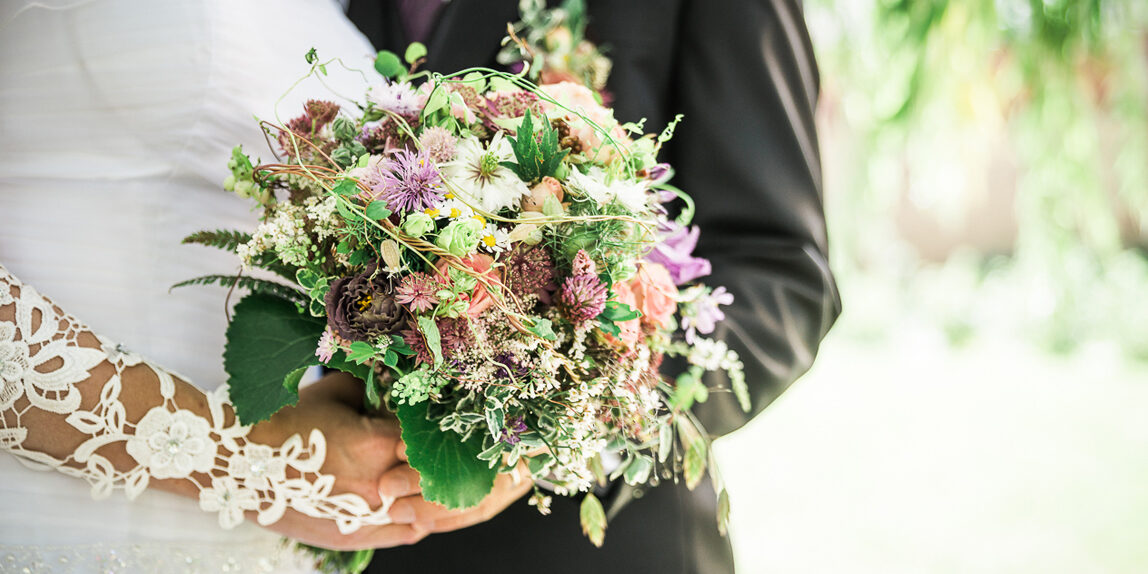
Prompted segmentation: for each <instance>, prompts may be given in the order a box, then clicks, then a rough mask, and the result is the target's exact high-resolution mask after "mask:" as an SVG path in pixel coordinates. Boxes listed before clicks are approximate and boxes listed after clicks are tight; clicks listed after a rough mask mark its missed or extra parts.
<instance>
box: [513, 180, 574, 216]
mask: <svg viewBox="0 0 1148 574" xmlns="http://www.w3.org/2000/svg"><path fill="white" fill-rule="evenodd" d="M551 195H553V196H554V197H556V198H557V199H558V202H559V203H561V202H562V199H563V198H565V197H566V194H565V193H563V192H562V184H561V183H560V182H559V181H558V180H557V179H554V178H553V177H550V176H546V177H544V178H542V181H540V182H538V185H536V186H534V187H532V188H530V195H528V196H526V197H524V198H522V211H534V212H538V213H542V206H543V205H546V199H547V198H548V197H550V196H551Z"/></svg>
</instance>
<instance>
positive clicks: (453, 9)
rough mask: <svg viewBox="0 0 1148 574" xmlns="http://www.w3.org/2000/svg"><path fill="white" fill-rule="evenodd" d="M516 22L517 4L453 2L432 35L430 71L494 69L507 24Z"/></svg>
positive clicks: (491, 0)
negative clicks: (495, 58) (485, 67)
mask: <svg viewBox="0 0 1148 574" xmlns="http://www.w3.org/2000/svg"><path fill="white" fill-rule="evenodd" d="M517 20H518V2H516V1H515V0H453V1H452V2H451V3H450V4H449V5H448V6H447V7H446V8H444V9H443V11H442V14H441V15H440V16H439V22H438V25H437V26H435V28H434V32H433V33H432V34H431V38H430V41H429V42H428V46H427V52H428V54H427V63H426V66H427V68H428V69H431V70H435V71H440V72H454V71H458V70H461V69H463V68H470V67H474V66H493V65H494V63H495V62H494V57H495V55H497V54H498V50H499V43H500V41H501V40H502V37H503V36H505V35H506V24H507V23H508V22H515V21H517Z"/></svg>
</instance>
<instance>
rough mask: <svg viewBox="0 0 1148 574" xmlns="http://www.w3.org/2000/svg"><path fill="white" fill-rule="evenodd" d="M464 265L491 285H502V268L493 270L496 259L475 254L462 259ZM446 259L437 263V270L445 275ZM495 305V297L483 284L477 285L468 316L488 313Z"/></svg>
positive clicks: (473, 292)
mask: <svg viewBox="0 0 1148 574" xmlns="http://www.w3.org/2000/svg"><path fill="white" fill-rule="evenodd" d="M462 264H463V265H466V266H467V267H469V268H471V269H472V270H474V271H476V272H478V274H479V275H481V276H483V277H486V279H487V281H490V282H491V283H497V284H501V283H502V276H501V274H500V270H501V267H500V268H498V269H491V265H492V264H494V258H493V257H491V256H489V255H487V254H485V253H475V254H473V255H470V256H469V257H465V258H463V259H462ZM448 267H449V266H448V265H447V262H446V259H439V260H438V263H435V269H438V270H439V271H440V272H441V273H443V274H444V275H445V274H446V273H447V268H448ZM491 305H494V296H493V295H491V294H490V291H487V289H486V287H485V286H483V284H482V283H479V284H478V285H475V287H474V291H472V292H471V294H470V307H468V308H467V309H466V314H467V315H470V316H471V317H478V316H479V315H481V314H482V312H483V311H486V310H487V309H489V308H490V307H491Z"/></svg>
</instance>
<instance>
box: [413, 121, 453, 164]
mask: <svg viewBox="0 0 1148 574" xmlns="http://www.w3.org/2000/svg"><path fill="white" fill-rule="evenodd" d="M419 144H420V145H422V148H423V149H424V150H426V152H427V153H428V154H429V155H430V158H431V159H432V160H434V161H435V162H437V163H443V162H448V161H450V160H452V159H454V154H455V147H454V144H455V137H454V135H453V134H451V133H450V131H449V130H447V129H446V128H442V127H439V126H434V127H430V128H427V129H426V130H425V131H423V134H422V135H421V136H419Z"/></svg>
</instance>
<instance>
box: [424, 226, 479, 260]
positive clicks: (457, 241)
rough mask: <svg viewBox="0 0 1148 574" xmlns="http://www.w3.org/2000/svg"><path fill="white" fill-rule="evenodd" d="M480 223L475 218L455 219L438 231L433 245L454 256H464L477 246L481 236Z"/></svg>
mask: <svg viewBox="0 0 1148 574" xmlns="http://www.w3.org/2000/svg"><path fill="white" fill-rule="evenodd" d="M482 228H483V226H482V224H481V223H479V222H478V220H477V219H472V218H469V217H468V218H466V219H456V220H454V221H452V222H450V224H449V225H447V226H446V228H445V229H443V230H442V231H440V232H439V233H438V237H437V238H435V245H437V246H439V248H441V249H445V250H446V251H449V252H450V254H451V255H454V256H456V257H466V256H467V255H470V254H471V253H473V252H474V250H475V249H476V248H477V247H478V241H479V239H481V238H482Z"/></svg>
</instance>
